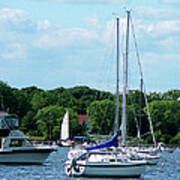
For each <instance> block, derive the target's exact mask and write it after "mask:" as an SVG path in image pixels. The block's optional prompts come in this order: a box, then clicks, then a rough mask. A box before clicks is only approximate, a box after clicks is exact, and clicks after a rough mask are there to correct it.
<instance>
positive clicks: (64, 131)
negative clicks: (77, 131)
mask: <svg viewBox="0 0 180 180" xmlns="http://www.w3.org/2000/svg"><path fill="white" fill-rule="evenodd" d="M67 139H69V112H68V111H66V113H65V115H64V118H63V122H62V124H61V140H67Z"/></svg>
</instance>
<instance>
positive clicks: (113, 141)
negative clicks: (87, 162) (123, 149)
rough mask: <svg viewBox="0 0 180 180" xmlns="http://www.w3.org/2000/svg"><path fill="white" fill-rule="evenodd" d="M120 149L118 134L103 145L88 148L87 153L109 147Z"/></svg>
mask: <svg viewBox="0 0 180 180" xmlns="http://www.w3.org/2000/svg"><path fill="white" fill-rule="evenodd" d="M112 146H114V147H118V133H117V132H116V133H115V134H114V136H113V138H112V139H111V140H109V141H107V142H105V143H103V144H99V145H96V146H91V147H88V148H86V150H87V151H91V150H94V149H102V148H109V147H112Z"/></svg>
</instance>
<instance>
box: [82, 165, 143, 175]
mask: <svg viewBox="0 0 180 180" xmlns="http://www.w3.org/2000/svg"><path fill="white" fill-rule="evenodd" d="M144 171H145V166H127V165H118V164H113V165H106V164H104V165H102V164H101V165H98V164H89V165H87V166H86V168H85V171H84V173H83V175H84V176H101V177H103V176H104V177H140V176H141V174H142V173H144Z"/></svg>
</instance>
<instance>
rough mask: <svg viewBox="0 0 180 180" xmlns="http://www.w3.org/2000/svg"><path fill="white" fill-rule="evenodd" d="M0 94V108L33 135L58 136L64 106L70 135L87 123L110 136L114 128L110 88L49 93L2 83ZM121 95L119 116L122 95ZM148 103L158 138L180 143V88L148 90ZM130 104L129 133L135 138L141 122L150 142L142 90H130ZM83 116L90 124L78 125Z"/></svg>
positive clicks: (83, 129) (82, 130)
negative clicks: (108, 90)
mask: <svg viewBox="0 0 180 180" xmlns="http://www.w3.org/2000/svg"><path fill="white" fill-rule="evenodd" d="M0 96H1V103H0V108H1V110H4V111H7V112H9V113H15V114H17V115H18V117H19V119H20V129H21V130H22V131H23V132H24V133H26V134H27V135H29V136H35V137H43V139H50V140H51V139H54V140H56V139H59V135H60V127H61V122H62V119H63V116H64V114H65V111H66V109H68V110H69V115H70V135H71V137H73V136H75V135H85V134H86V131H87V126H88V129H89V131H90V132H91V133H96V134H109V133H111V132H112V131H113V128H114V115H115V95H114V94H112V93H110V92H104V91H99V90H96V89H91V88H89V87H86V86H77V87H74V88H69V89H65V88H63V87H59V88H56V89H53V90H46V91H45V90H43V89H39V88H37V87H35V86H31V87H26V88H22V89H16V88H12V87H10V86H9V85H8V84H6V83H4V82H2V81H1V82H0ZM119 99H120V102H119V103H120V109H119V115H120V117H121V102H122V94H120V98H119ZM148 102H149V109H150V113H151V118H152V123H153V127H154V132H155V136H156V139H157V141H158V142H160V141H161V142H164V143H180V90H171V91H167V92H165V93H157V92H152V93H150V94H148ZM127 103H128V106H127V117H128V118H127V119H128V120H127V133H128V136H129V137H131V138H133V137H134V138H135V137H136V135H137V124H138V126H139V128H140V131H141V136H142V137H143V140H144V142H146V143H151V142H152V138H151V135H150V133H149V129H150V128H149V123H148V117H147V108H146V106H145V100H144V98H143V94H142V93H141V92H139V91H138V90H133V91H130V92H129V95H128V97H127ZM79 114H87V115H88V117H89V120H88V123H84V124H80V123H79V119H78V115H79ZM135 117H136V118H135ZM120 119H121V118H120ZM120 121H121V120H120ZM87 124H88V125H87ZM120 124H121V122H119V125H120Z"/></svg>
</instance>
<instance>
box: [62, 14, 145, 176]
mask: <svg viewBox="0 0 180 180" xmlns="http://www.w3.org/2000/svg"><path fill="white" fill-rule="evenodd" d="M129 16H130V11H127V41H126V43H127V45H128V36H129ZM126 50H128V49H127V48H126ZM127 54H128V53H126V58H128V56H127ZM124 67H125V66H124ZM124 87H126V85H124ZM125 91H126V89H124V95H126V92H125ZM125 101H126V98H125V96H123V117H122V121H123V122H122V133H121V135H122V139H123V143H125V136H126V132H125V127H126V116H125V114H126V111H125V108H126V107H125V104H126V102H125ZM118 119H119V18H117V86H116V115H115V129H114V137H113V138H112V139H111V140H109V141H107V142H105V143H104V144H99V145H96V146H92V147H87V148H86V151H87V152H86V153H83V154H82V151H78V150H77V151H73V150H71V151H70V152H69V153H68V155H69V156H70V157H71V158H70V159H68V160H67V161H66V162H65V172H66V174H67V175H68V176H100V177H140V176H141V175H142V174H143V173H144V171H145V168H146V165H147V161H146V160H144V159H137V160H131V158H130V156H129V154H123V153H122V152H121V151H117V147H118V131H119V125H118ZM113 146H114V147H115V151H110V152H109V151H108V149H106V148H110V147H113ZM104 148H105V150H101V149H104ZM71 153H72V154H73V153H74V155H70V154H71Z"/></svg>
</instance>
